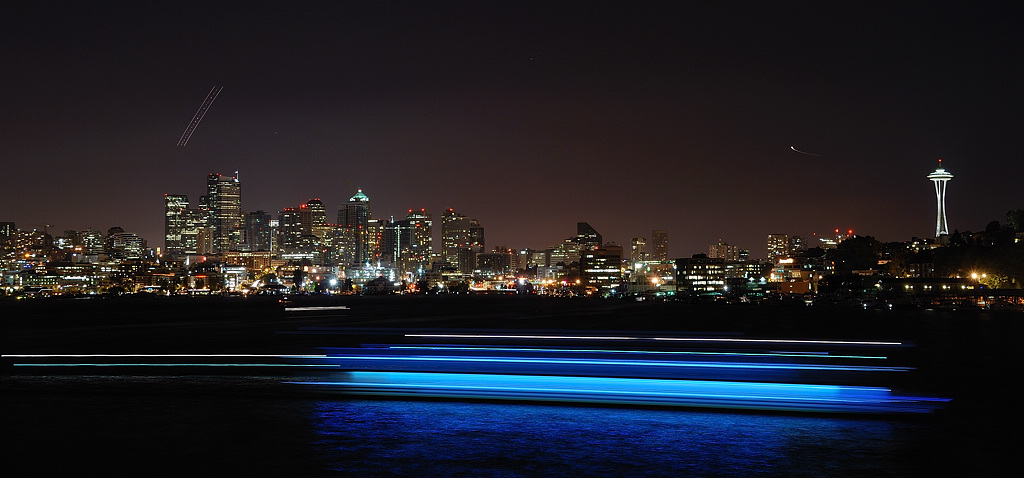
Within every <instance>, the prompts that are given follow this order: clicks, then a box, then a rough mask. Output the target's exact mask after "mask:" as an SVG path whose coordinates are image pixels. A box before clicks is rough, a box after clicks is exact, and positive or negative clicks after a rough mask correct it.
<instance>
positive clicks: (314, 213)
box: [299, 199, 327, 236]
mask: <svg viewBox="0 0 1024 478" xmlns="http://www.w3.org/2000/svg"><path fill="white" fill-rule="evenodd" d="M299 213H300V214H301V216H302V233H303V234H312V235H317V236H319V235H320V234H317V233H318V232H319V233H321V234H322V232H323V231H322V230H323V227H324V226H325V225H327V208H326V207H324V203H323V201H321V200H320V199H310V200H309V201H306V204H302V205H300V206H299Z"/></svg>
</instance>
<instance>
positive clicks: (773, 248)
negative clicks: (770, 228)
mask: <svg viewBox="0 0 1024 478" xmlns="http://www.w3.org/2000/svg"><path fill="white" fill-rule="evenodd" d="M790 254H792V249H791V244H790V243H789V235H788V234H768V262H771V263H773V264H774V263H775V262H777V261H778V260H779V258H782V257H788V256H789V255H790Z"/></svg>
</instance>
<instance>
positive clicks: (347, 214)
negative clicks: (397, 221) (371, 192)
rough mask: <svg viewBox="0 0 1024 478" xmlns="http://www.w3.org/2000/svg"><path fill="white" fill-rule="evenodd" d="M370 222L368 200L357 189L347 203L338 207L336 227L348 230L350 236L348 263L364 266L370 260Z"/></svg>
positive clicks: (360, 190) (361, 191)
mask: <svg viewBox="0 0 1024 478" xmlns="http://www.w3.org/2000/svg"><path fill="white" fill-rule="evenodd" d="M369 221H370V198H369V197H367V196H366V195H365V194H363V190H362V189H359V190H357V191H356V194H355V195H354V196H352V197H351V198H349V200H348V203H347V204H345V205H343V206H339V207H338V225H340V226H342V227H344V228H345V229H348V230H349V232H350V234H351V235H352V253H351V258H350V263H352V264H365V263H367V262H368V261H370V260H371V256H370V248H369V247H368V242H369V237H368V230H367V229H368V227H369Z"/></svg>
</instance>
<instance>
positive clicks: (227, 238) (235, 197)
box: [206, 171, 242, 252]
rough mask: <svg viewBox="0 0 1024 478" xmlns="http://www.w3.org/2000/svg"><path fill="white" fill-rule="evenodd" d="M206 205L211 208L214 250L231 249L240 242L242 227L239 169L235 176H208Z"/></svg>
mask: <svg viewBox="0 0 1024 478" xmlns="http://www.w3.org/2000/svg"><path fill="white" fill-rule="evenodd" d="M206 205H207V206H208V207H209V208H210V227H211V228H212V229H213V248H214V252H227V251H230V250H231V249H232V248H233V247H236V245H237V244H238V240H239V237H240V236H241V229H242V184H241V183H240V182H239V181H238V172H237V171H236V172H235V175H234V176H222V175H220V174H219V173H211V174H210V175H209V176H207V178H206Z"/></svg>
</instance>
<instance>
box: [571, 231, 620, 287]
mask: <svg viewBox="0 0 1024 478" xmlns="http://www.w3.org/2000/svg"><path fill="white" fill-rule="evenodd" d="M580 279H581V280H582V281H583V285H584V287H588V288H593V289H594V290H596V291H599V292H600V293H612V294H614V293H615V292H616V291H617V289H618V288H619V287H620V286H621V285H622V246H620V245H618V244H615V243H608V244H605V245H604V246H603V247H598V248H596V249H588V250H581V251H580ZM619 292H621V291H619Z"/></svg>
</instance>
